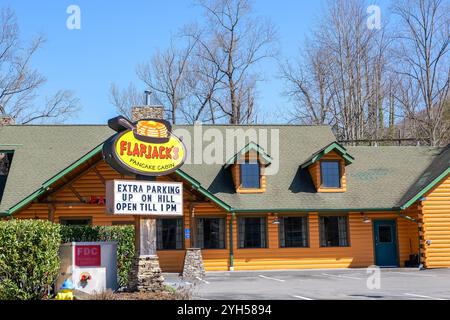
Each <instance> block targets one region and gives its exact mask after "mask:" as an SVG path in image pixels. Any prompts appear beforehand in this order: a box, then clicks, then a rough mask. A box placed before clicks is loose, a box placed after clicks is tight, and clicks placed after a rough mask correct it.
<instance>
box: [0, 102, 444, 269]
mask: <svg viewBox="0 0 450 320" xmlns="http://www.w3.org/2000/svg"><path fill="white" fill-rule="evenodd" d="M144 108H147V109H149V107H144ZM141 109H142V108H141ZM140 112H141V113H145V112H146V110H145V109H142V110H140ZM3 121H4V122H6V121H7V120H5V119H4V120H3ZM179 128H181V129H184V130H186V132H191V131H193V127H192V126H174V130H176V129H179ZM207 128H214V129H216V130H219V131H224V130H225V129H227V128H235V129H239V128H240V129H244V130H245V129H247V128H248V127H246V126H223V125H212V126H206V125H205V126H203V129H207ZM252 129H255V130H256V131H260V130H270V129H276V130H278V132H279V164H278V165H279V170H278V172H277V173H276V174H275V175H266V174H265V171H266V170H267V169H268V167H269V166H270V165H272V164H273V163H272V161H273V158H272V157H271V156H270V152H269V151H270V150H264V149H263V148H262V147H260V146H259V145H257V144H256V143H253V142H250V143H249V144H247V145H246V147H245V148H243V149H242V150H240V151H239V152H237V153H236V154H235V156H234V157H232V158H230V159H228V160H226V161H224V163H221V164H189V163H186V164H184V165H183V166H182V167H181V168H179V169H177V170H176V171H174V172H172V173H170V174H168V175H166V176H161V177H158V178H157V181H177V182H182V183H183V190H184V191H183V192H184V193H183V208H184V209H183V211H184V213H183V217H180V218H168V219H158V220H157V253H158V257H159V263H160V266H161V269H162V271H164V272H180V271H181V270H182V268H183V261H184V256H185V250H186V249H187V248H192V247H194V248H201V249H202V256H203V262H204V266H205V269H206V270H207V271H218V270H222V271H224V270H258V269H259V270H262V269H266V270H267V269H302V268H347V267H349V268H351V267H367V266H369V265H373V264H376V265H379V266H392V267H395V266H399V267H403V266H412V265H417V261H418V257H419V256H420V257H421V263H422V264H423V265H424V267H426V268H440V267H450V177H449V174H450V168H449V164H450V150H449V149H450V148H449V147H448V146H447V147H446V148H432V147H418V146H414V147H411V146H379V147H366V146H348V147H347V146H346V147H344V146H343V145H341V144H339V143H338V142H337V141H336V138H335V136H334V135H333V133H332V131H331V128H330V127H328V126H300V125H256V126H252ZM113 134H114V132H113V130H111V129H110V128H109V127H108V126H106V125H11V124H9V125H8V124H7V123H4V124H3V125H0V215H1V218H2V219H12V218H16V219H48V220H50V221H53V222H57V223H62V224H92V225H121V224H133V223H134V218H133V217H132V216H122V215H110V214H107V213H106V210H105V183H106V182H107V181H108V180H113V179H129V180H134V179H135V178H136V177H134V176H123V175H121V174H120V173H118V172H117V171H115V170H114V169H113V168H111V167H110V166H109V165H108V164H107V163H106V162H105V161H104V160H103V157H102V145H103V143H104V142H105V141H106V140H107V139H108V138H109V137H110V136H111V135H113ZM187 150H188V152H189V146H187ZM249 158H254V159H255V158H256V159H258V161H257V162H256V163H251V162H249V161H246V159H249Z"/></svg>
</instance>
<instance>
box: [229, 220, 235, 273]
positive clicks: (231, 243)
mask: <svg viewBox="0 0 450 320" xmlns="http://www.w3.org/2000/svg"><path fill="white" fill-rule="evenodd" d="M234 216H235V213H234V212H232V213H231V217H230V244H229V245H230V271H234V251H233V222H234Z"/></svg>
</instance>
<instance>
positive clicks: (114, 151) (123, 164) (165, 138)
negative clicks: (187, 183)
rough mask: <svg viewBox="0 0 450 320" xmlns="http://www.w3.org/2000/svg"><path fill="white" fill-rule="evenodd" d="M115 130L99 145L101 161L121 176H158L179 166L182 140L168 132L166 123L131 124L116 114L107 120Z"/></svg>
mask: <svg viewBox="0 0 450 320" xmlns="http://www.w3.org/2000/svg"><path fill="white" fill-rule="evenodd" d="M108 125H109V127H110V128H112V129H113V130H115V131H117V132H118V133H117V134H115V135H114V136H112V137H111V138H110V139H108V140H107V141H106V142H105V144H104V145H103V157H104V159H105V161H106V162H107V163H108V164H109V165H110V166H111V167H112V168H114V169H115V170H117V171H118V172H120V173H122V174H125V175H132V174H138V175H143V176H161V175H166V174H168V173H171V172H173V171H175V170H176V169H178V168H179V167H181V166H182V165H183V163H184V160H185V158H186V148H185V146H184V144H183V142H182V141H181V140H180V139H179V138H178V137H176V136H175V135H173V134H172V132H171V131H172V126H171V124H170V122H168V121H165V120H160V119H145V120H139V121H137V122H135V123H132V122H130V121H129V120H128V119H126V118H124V117H122V116H119V117H116V118H113V119H111V120H109V121H108Z"/></svg>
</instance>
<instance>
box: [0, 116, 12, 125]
mask: <svg viewBox="0 0 450 320" xmlns="http://www.w3.org/2000/svg"><path fill="white" fill-rule="evenodd" d="M13 124H15V121H14V118H13V117H11V116H8V115H0V127H1V126H10V125H13Z"/></svg>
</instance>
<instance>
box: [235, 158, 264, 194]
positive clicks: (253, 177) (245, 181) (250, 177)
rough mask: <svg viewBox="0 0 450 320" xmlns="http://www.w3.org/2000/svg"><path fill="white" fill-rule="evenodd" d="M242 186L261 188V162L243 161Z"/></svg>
mask: <svg viewBox="0 0 450 320" xmlns="http://www.w3.org/2000/svg"><path fill="white" fill-rule="evenodd" d="M240 167H241V168H240V173H241V188H243V189H259V188H260V187H261V170H260V164H259V162H255V161H253V162H248V161H246V162H243V163H241V164H240Z"/></svg>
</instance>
